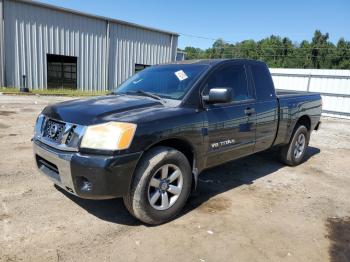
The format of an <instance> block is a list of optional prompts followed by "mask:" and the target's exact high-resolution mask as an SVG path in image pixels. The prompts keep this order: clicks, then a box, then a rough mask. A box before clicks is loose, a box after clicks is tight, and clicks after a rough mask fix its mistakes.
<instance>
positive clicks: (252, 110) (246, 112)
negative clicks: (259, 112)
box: [244, 107, 255, 116]
mask: <svg viewBox="0 0 350 262" xmlns="http://www.w3.org/2000/svg"><path fill="white" fill-rule="evenodd" d="M244 113H245V114H246V115H247V116H251V115H252V114H254V113H255V109H254V108H250V107H247V108H246V109H244Z"/></svg>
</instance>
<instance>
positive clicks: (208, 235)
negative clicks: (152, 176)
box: [0, 95, 350, 262]
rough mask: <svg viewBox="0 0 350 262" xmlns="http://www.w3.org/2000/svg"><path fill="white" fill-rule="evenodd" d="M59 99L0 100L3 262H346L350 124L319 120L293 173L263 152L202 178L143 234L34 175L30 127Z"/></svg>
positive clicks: (130, 221)
mask: <svg viewBox="0 0 350 262" xmlns="http://www.w3.org/2000/svg"><path fill="white" fill-rule="evenodd" d="M66 99H69V98H63V97H43V96H40V97H39V96H5V95H0V202H1V203H0V261H155V260H158V259H166V260H167V261H202V262H203V261H350V219H349V217H350V205H349V203H350V200H349V199H350V190H349V188H350V174H349V168H350V164H349V163H350V131H349V130H350V121H346V120H334V119H323V125H322V128H321V130H320V131H318V132H315V133H313V135H312V138H311V143H310V147H309V149H308V153H307V161H306V162H305V163H303V164H301V165H300V166H298V167H295V168H292V167H286V166H283V165H281V164H279V163H278V162H277V161H276V160H275V157H274V155H273V153H268V152H264V153H260V154H257V155H254V156H250V157H246V158H243V159H240V160H237V161H234V162H231V163H228V164H225V165H222V166H220V167H217V168H214V169H211V170H208V171H206V172H204V173H203V174H202V175H201V176H200V183H199V190H198V195H197V196H193V197H191V199H190V201H189V203H188V204H187V206H186V210H185V211H184V212H183V214H182V215H181V216H180V217H179V218H177V219H176V220H174V221H172V222H170V223H167V224H164V225H161V226H157V227H148V226H145V225H143V224H140V223H139V222H138V221H137V220H135V219H134V218H133V217H131V216H130V215H129V214H128V213H127V212H126V210H125V209H124V207H123V204H122V201H121V200H120V199H114V200H108V201H92V200H82V199H78V198H76V197H74V196H71V195H69V194H67V193H65V192H62V191H61V190H59V189H57V188H56V187H54V186H53V185H52V183H51V182H50V181H49V180H48V179H47V178H46V177H44V176H42V175H40V174H39V172H38V171H37V170H36V168H35V166H34V161H33V156H32V149H31V142H30V138H31V136H32V131H33V125H34V121H35V118H36V116H37V115H38V113H39V112H40V110H41V109H42V108H43V107H44V106H45V105H47V104H48V103H54V102H58V101H62V100H66Z"/></svg>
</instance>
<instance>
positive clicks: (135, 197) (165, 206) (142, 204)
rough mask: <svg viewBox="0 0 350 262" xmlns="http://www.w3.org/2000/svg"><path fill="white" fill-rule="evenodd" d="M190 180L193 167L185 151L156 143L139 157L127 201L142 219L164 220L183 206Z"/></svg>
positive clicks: (132, 210)
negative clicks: (183, 152) (157, 145)
mask: <svg viewBox="0 0 350 262" xmlns="http://www.w3.org/2000/svg"><path fill="white" fill-rule="evenodd" d="M191 184H192V174H191V167H190V164H189V163H188V160H187V158H186V157H185V156H184V154H182V153H181V152H179V151H177V150H175V149H173V148H169V147H155V148H153V149H151V150H150V151H149V152H146V153H145V155H144V156H143V157H142V159H141V160H140V163H139V165H138V167H137V169H136V171H135V177H134V180H133V182H132V185H131V189H130V191H129V194H128V195H127V196H126V197H124V198H123V200H124V204H125V206H126V208H127V209H128V210H129V212H130V213H131V214H132V215H133V216H135V217H136V218H138V219H139V220H141V221H142V222H145V223H147V224H161V223H164V222H166V221H169V220H170V219H172V218H173V217H175V216H176V215H177V214H178V213H179V212H180V211H181V210H182V208H183V206H184V205H185V203H186V201H187V199H188V196H189V194H190V191H191Z"/></svg>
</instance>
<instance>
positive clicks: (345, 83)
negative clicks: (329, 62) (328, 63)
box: [270, 68, 350, 119]
mask: <svg viewBox="0 0 350 262" xmlns="http://www.w3.org/2000/svg"><path fill="white" fill-rule="evenodd" d="M270 72H271V75H272V78H273V81H274V84H275V87H276V89H279V90H296V91H305V92H319V93H321V96H322V101H323V112H322V114H323V115H325V116H332V117H339V118H348V119H350V70H334V69H325V70H323V69H285V68H271V69H270Z"/></svg>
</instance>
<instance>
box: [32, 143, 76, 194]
mask: <svg viewBox="0 0 350 262" xmlns="http://www.w3.org/2000/svg"><path fill="white" fill-rule="evenodd" d="M33 151H34V158H35V161H36V164H37V167H38V169H39V170H40V171H41V173H42V174H44V175H45V176H47V177H48V178H49V179H51V180H52V181H53V182H54V183H55V184H56V185H58V186H60V187H62V188H63V189H65V190H67V191H68V192H70V193H73V194H75V191H74V183H73V179H72V175H71V166H70V163H71V159H72V156H73V154H72V153H71V152H59V153H58V152H57V151H54V150H53V149H50V148H49V147H48V146H45V145H42V146H40V145H38V144H37V142H35V141H33Z"/></svg>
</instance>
